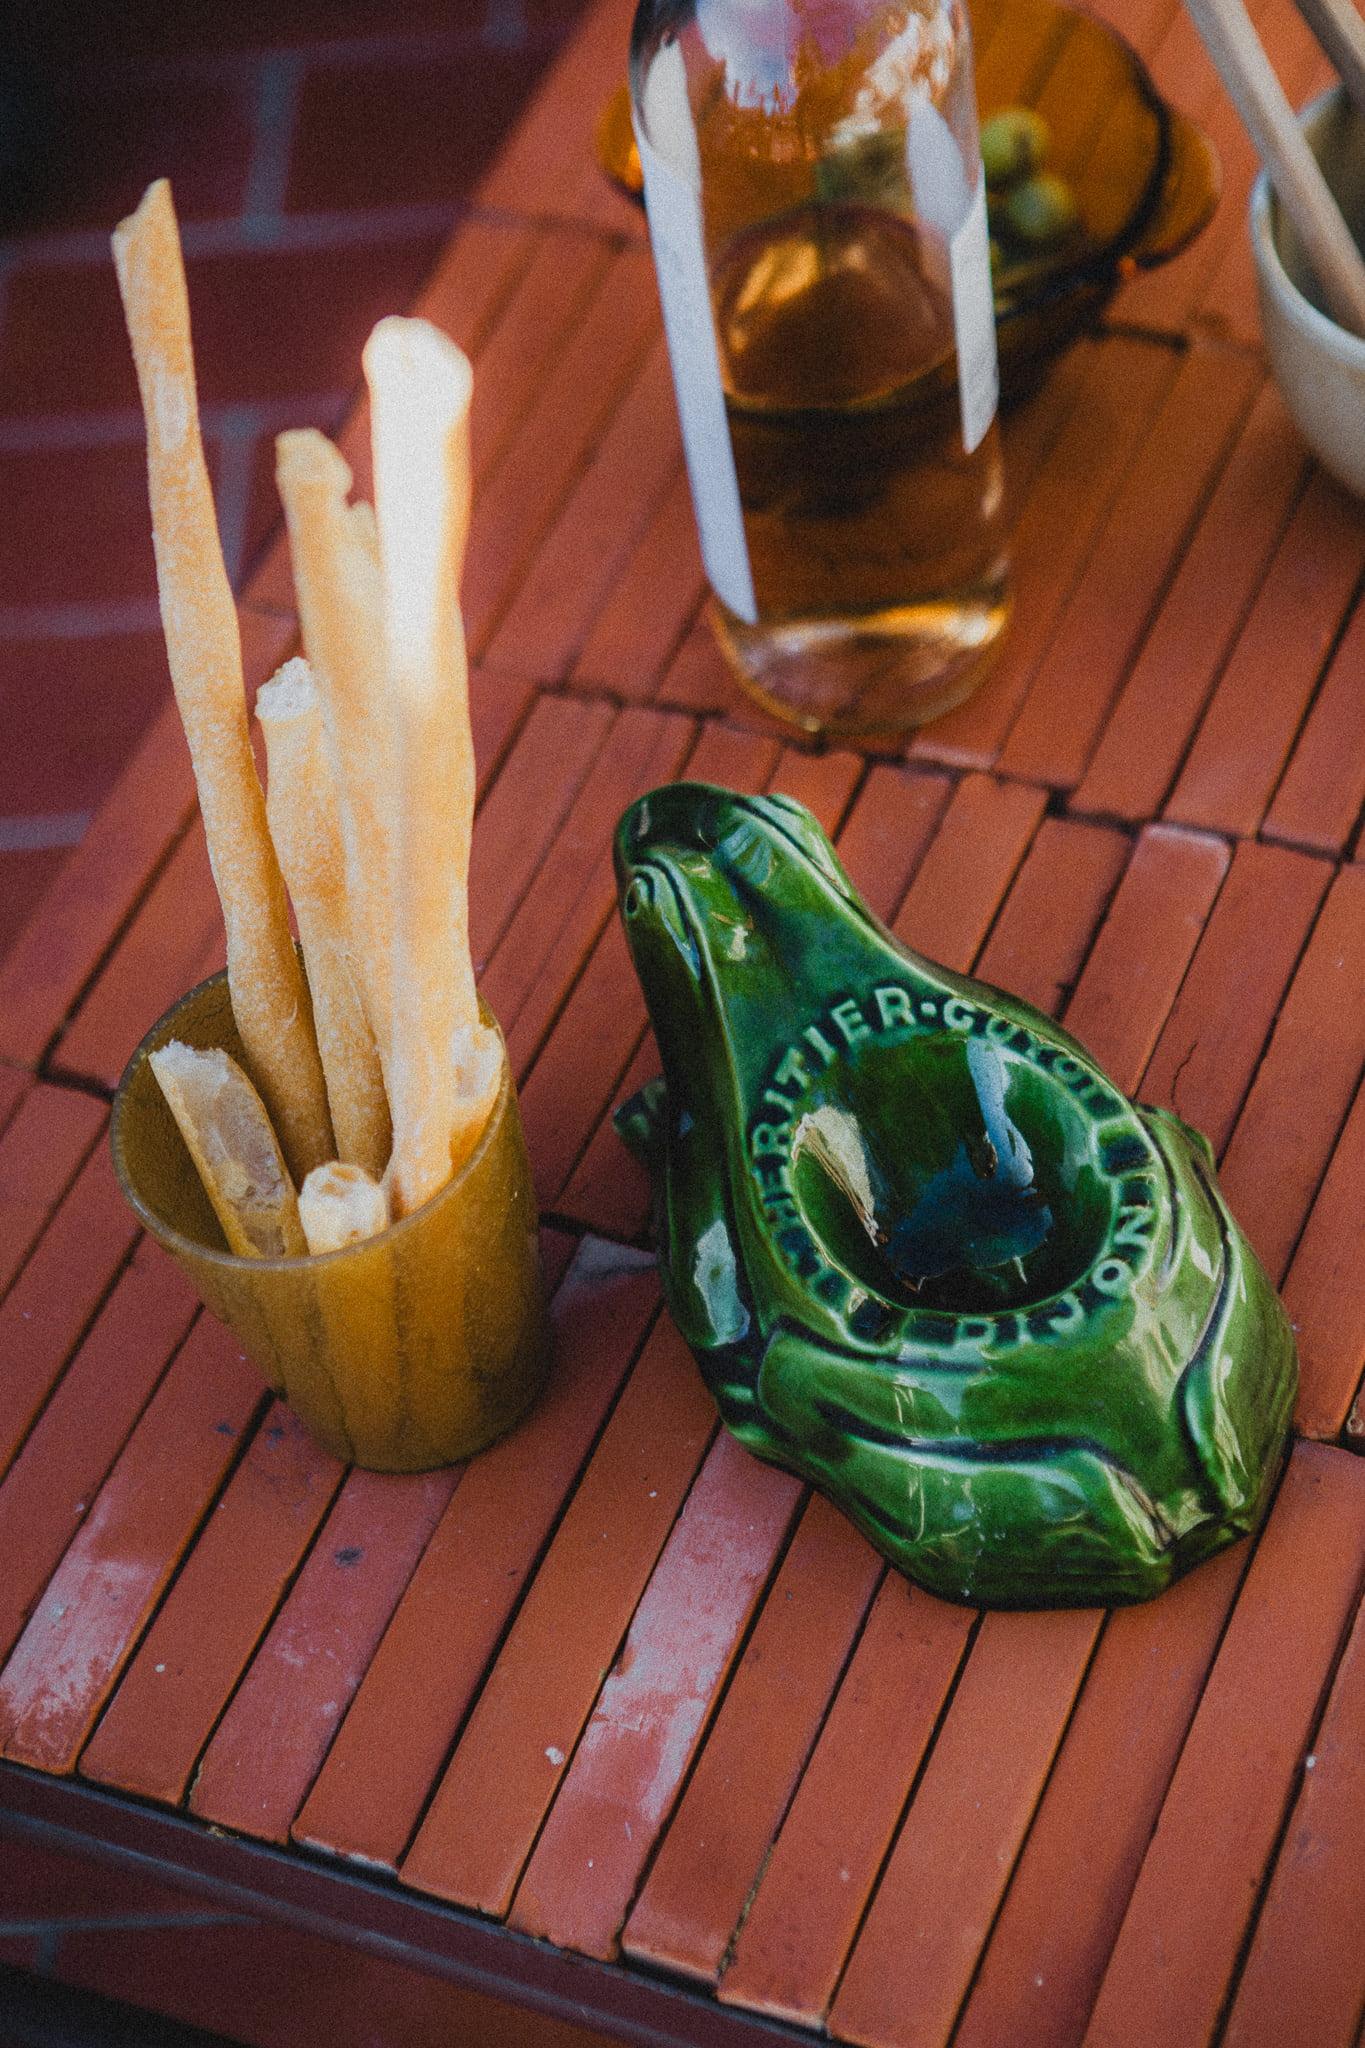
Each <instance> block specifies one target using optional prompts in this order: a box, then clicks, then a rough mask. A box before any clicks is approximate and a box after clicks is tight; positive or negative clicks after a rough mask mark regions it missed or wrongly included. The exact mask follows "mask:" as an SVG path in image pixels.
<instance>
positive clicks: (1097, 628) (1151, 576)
mask: <svg viewBox="0 0 1365 2048" xmlns="http://www.w3.org/2000/svg"><path fill="white" fill-rule="evenodd" d="M1260 381H1261V373H1260V371H1259V368H1258V367H1257V366H1256V365H1254V364H1252V363H1250V362H1243V361H1241V360H1225V359H1224V358H1222V357H1221V356H1215V355H1214V354H1213V353H1212V352H1211V351H1207V350H1198V349H1196V350H1193V351H1192V352H1191V353H1190V354H1189V355H1188V356H1187V358H1186V360H1185V363H1184V364H1183V366H1182V367H1181V370H1180V374H1179V375H1178V376H1177V378H1176V380H1175V383H1174V384H1173V385H1172V387H1171V389H1170V391H1169V393H1168V394H1167V396H1166V399H1165V402H1164V403H1163V405H1162V407H1161V409H1160V411H1159V412H1158V413H1157V414H1156V415H1155V417H1154V418H1153V419H1152V420H1151V421H1150V422H1149V423H1148V426H1147V431H1146V434H1145V436H1144V439H1143V443H1142V447H1141V449H1140V450H1139V452H1138V454H1137V456H1136V458H1135V460H1134V462H1133V465H1132V468H1131V469H1130V470H1129V472H1128V475H1127V477H1126V478H1125V480H1124V485H1123V489H1122V490H1121V491H1120V493H1119V495H1118V497H1117V499H1116V500H1115V502H1114V506H1113V509H1112V510H1111V512H1110V514H1109V517H1108V518H1107V519H1106V521H1105V523H1104V526H1103V528H1102V529H1101V531H1100V533H1099V535H1098V537H1097V539H1096V542H1095V546H1094V550H1093V552H1092V554H1091V556H1090V560H1089V562H1088V563H1087V564H1086V568H1085V572H1084V574H1083V575H1082V577H1081V578H1080V581H1079V582H1078V584H1077V585H1076V588H1075V590H1074V591H1073V593H1072V595H1071V598H1070V600H1069V601H1068V603H1067V605H1066V608H1065V610H1064V611H1063V612H1062V614H1061V617H1060V618H1059V619H1058V620H1057V622H1056V625H1055V628H1054V630H1053V632H1052V635H1051V638H1050V642H1049V645H1048V648H1047V652H1046V654H1045V655H1044V657H1043V660H1042V662H1041V663H1040V665H1039V668H1038V672H1037V674H1036V675H1035V676H1034V678H1033V681H1032V684H1031V686H1030V688H1029V693H1028V696H1027V698H1026V700H1025V702H1024V706H1023V709H1022V710H1021V711H1020V714H1019V717H1018V719H1017V720H1016V721H1015V724H1014V727H1013V729H1012V731H1011V733H1010V736H1009V741H1008V743H1007V745H1006V747H1005V749H1004V752H1003V753H1002V755H1001V757H1000V758H1001V765H1002V767H1003V768H1004V769H1005V770H1006V771H1007V772H1008V773H1010V774H1014V775H1021V776H1024V777H1025V778H1027V779H1031V780H1033V781H1038V782H1050V783H1055V784H1058V785H1060V786H1061V787H1064V788H1069V787H1071V786H1072V785H1074V784H1075V783H1077V782H1079V780H1080V779H1081V776H1082V775H1083V773H1084V771H1085V767H1086V763H1087V761H1088V760H1089V757H1090V754H1091V751H1092V749H1093V747H1094V744H1095V741H1096V739H1097V738H1098V736H1099V732H1100V729H1101V726H1102V724H1103V721H1104V717H1105V714H1106V712H1107V711H1108V709H1109V706H1110V704H1111V702H1112V701H1113V699H1114V698H1115V697H1116V696H1117V694H1118V691H1119V688H1120V687H1121V685H1122V683H1123V680H1124V677H1125V675H1126V673H1127V670H1128V667H1129V664H1130V662H1131V661H1132V659H1133V656H1134V654H1135V653H1136V650H1137V648H1138V646H1139V645H1140V643H1141V639H1142V635H1143V633H1144V632H1145V630H1146V627H1147V624H1148V620H1149V618H1150V615H1151V613H1152V610H1153V607H1154V605H1155V604H1156V603H1157V601H1158V600H1159V599H1160V597H1161V596H1162V594H1163V592H1164V589H1165V585H1166V583H1167V581H1168V579H1169V578H1170V575H1171V573H1172V571H1173V569H1174V567H1175V566H1176V564H1177V563H1178V562H1179V559H1180V557H1181V555H1182V553H1183V552H1184V549H1185V546H1186V544H1187V537H1188V535H1189V533H1190V530H1191V529H1192V527H1193V526H1194V524H1195V521H1196V520H1197V518H1198V515H1199V513H1200V511H1201V510H1202V508H1203V501H1204V498H1205V496H1206V494H1207V492H1208V490H1209V489H1210V488H1211V484H1212V481H1213V480H1214V479H1215V478H1216V477H1217V474H1218V471H1219V469H1220V468H1221V466H1222V464H1223V461H1224V460H1225V458H1226V455H1227V451H1228V448H1229V446H1230V444H1231V443H1232V441H1233V440H1234V438H1235V436H1236V434H1237V432H1238V430H1239V429H1240V427H1241V424H1242V421H1243V418H1244V416H1245V414H1246V412H1247V410H1248V408H1249V407H1250V405H1251V402H1252V399H1253V398H1254V396H1255V392H1256V388H1257V385H1258V384H1259V383H1260Z"/></svg>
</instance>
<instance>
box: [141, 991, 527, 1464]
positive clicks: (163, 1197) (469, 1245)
mask: <svg viewBox="0 0 1365 2048" xmlns="http://www.w3.org/2000/svg"><path fill="white" fill-rule="evenodd" d="M485 1021H486V1022H488V1023H490V1024H493V1025H494V1028H495V1029H496V1024H495V1023H494V1020H493V1019H492V1018H491V1017H490V1016H489V1015H488V1013H487V1012H485ZM172 1038H178V1039H181V1040H182V1041H183V1042H184V1043H185V1044H186V1045H193V1046H202V1047H207V1046H220V1047H222V1049H223V1050H224V1051H225V1052H228V1053H231V1054H232V1056H233V1057H234V1058H235V1059H238V1060H240V1059H241V1057H242V1051H241V1044H240V1041H239V1039H238V1037H237V1032H236V1028H235V1026H234V1024H233V1019H232V1009H231V1005H230V1003H229V1000H228V991H227V976H226V975H225V974H217V975H215V976H214V977H213V979H212V980H211V981H206V982H204V983H203V984H202V986H201V987H199V988H197V989H193V990H192V991H191V992H190V994H189V995H187V996H184V997H182V998H181V1000H180V1001H179V1002H178V1003H177V1004H176V1005H175V1007H174V1008H173V1009H171V1010H168V1011H167V1013H166V1015H165V1016H164V1017H163V1018H162V1019H161V1021H160V1023H159V1024H157V1025H155V1026H154V1028H153V1029H152V1030H151V1031H149V1032H148V1034H147V1036H146V1038H145V1039H144V1040H143V1041H142V1044H141V1045H140V1046H139V1047H138V1049H137V1051H136V1052H135V1053H134V1054H133V1057H132V1059H131V1060H130V1061H129V1063H128V1068H127V1071H126V1072H125V1074H124V1076H123V1079H122V1081H121V1082H120V1083H119V1089H118V1094H117V1096H116V1097H115V1100H114V1111H113V1121H112V1125H111V1130H110V1137H111V1142H112V1146H113V1154H114V1166H115V1170H116V1171H117V1174H118V1177H119V1182H120V1184H121V1186H122V1188H123V1191H124V1194H125V1195H126V1196H127V1198H128V1200H129V1202H130V1203H131V1205H132V1207H133V1209H134V1211H135V1212H136V1214H137V1216H138V1218H139V1220H140V1221H141V1223H142V1224H143V1225H144V1227H145V1228H146V1229H147V1230H149V1231H150V1232H151V1233H152V1235H153V1236H154V1237H155V1238H156V1239H157V1240H158V1241H159V1242H160V1243H161V1244H162V1245H164V1246H165V1248H166V1250H167V1251H168V1252H169V1253H170V1254H171V1256H172V1257H173V1258H174V1259H176V1260H178V1261H179V1263H180V1265H181V1266H182V1267H183V1268H184V1269H185V1272H186V1273H187V1274H188V1275H189V1277H190V1280H191V1282H192V1283H193V1285H194V1287H195V1289H196V1290H197V1292H198V1294H199V1297H200V1299H201V1300H202V1301H203V1302H204V1304H205V1305H206V1307H208V1308H210V1309H212V1311H213V1313H214V1314H215V1315H217V1316H219V1317H221V1318H222V1320H223V1321H224V1322H225V1323H227V1324H228V1325H229V1326H230V1327H231V1329H232V1330H233V1331H234V1332H235V1333H236V1335H237V1337H238V1338H239V1339H240V1341H241V1344H242V1347H243V1349H244V1350H245V1351H246V1352H247V1354H248V1356H249V1357H251V1358H252V1359H253V1360H254V1362H255V1364H256V1365H257V1366H258V1367H259V1369H260V1371H261V1372H262V1373H263V1375H264V1376H265V1378H266V1380H267V1381H268V1382H269V1384H270V1385H271V1386H272V1387H273V1388H274V1389H275V1391H276V1392H277V1393H279V1394H281V1395H283V1397H284V1399H285V1400H286V1401H288V1403H289V1405H290V1407H291V1408H293V1409H294V1411H295V1413H296V1414H297V1415H298V1416H299V1417H300V1418H301V1420H302V1421H303V1422H304V1423H305V1424H306V1425H307V1427H308V1429H309V1430H311V1432H312V1434H313V1435H314V1436H315V1437H316V1438H317V1440H318V1441H319V1443H321V1444H322V1445H324V1446H325V1448H326V1449H327V1450H329V1451H331V1452H332V1453H333V1454H334V1455H335V1456H337V1457H339V1458H343V1459H346V1460H347V1461H351V1462H354V1463H356V1464H359V1465H365V1466H368V1467H369V1468H370V1469H371V1470H374V1471H381V1472H417V1471H424V1470H427V1469H428V1468H430V1467H433V1466H437V1465H448V1464H451V1463H453V1462H454V1461H455V1460H456V1459H458V1458H467V1457H469V1456H470V1455H471V1454H472V1453H473V1452H475V1451H478V1450H481V1449H482V1448H483V1447H484V1445H486V1444H488V1443H491V1442H492V1440H493V1438H494V1437H497V1436H501V1435H502V1433H503V1432H504V1431H505V1430H507V1429H510V1428H511V1426H512V1424H513V1423H514V1422H516V1421H517V1419H518V1418H519V1417H520V1416H521V1415H522V1414H523V1412H524V1411H525V1410H526V1408H527V1407H528V1406H529V1405H530V1403H531V1402H532V1401H533V1400H534V1398H535V1396H536V1394H537V1393H538V1392H539V1390H540V1387H541V1385H542V1383H543V1381H544V1378H545V1373H546V1369H547V1366H548V1361H549V1349H550V1345H549V1322H548V1316H547V1312H546V1302H545V1290H544V1285H543V1281H542V1278H541V1272H540V1264H539V1253H538V1246H537V1217H536V1206H535V1196H534V1192H533V1189H532V1184H531V1173H530V1167H529V1164H528V1161H527V1157H526V1145H525V1141H524V1139H523V1137H522V1130H521V1118H520V1116H519V1114H518V1110H517V1099H516V1093H515V1090H514V1089H513V1086H512V1081H511V1075H510V1072H509V1070H508V1067H507V1063H506V1053H505V1050H504V1058H503V1079H502V1087H501V1090H500V1092H499V1095H498V1099H497V1103H496V1105H495V1106H494V1109H493V1113H492V1115H491V1116H490V1118H489V1121H488V1125H487V1128H486V1129H485V1131H484V1133H483V1136H482V1137H481V1138H480V1140H479V1142H478V1144H477V1146H476V1147H475V1149H474V1151H473V1153H472V1154H471V1155H470V1157H469V1159H468V1160H466V1162H465V1164H464V1165H463V1166H462V1167H461V1168H460V1170H459V1172H458V1173H457V1174H456V1175H455V1176H454V1178H453V1179H452V1180H451V1181H450V1182H449V1183H448V1184H447V1185H446V1186H445V1187H444V1188H442V1189H441V1190H440V1192H439V1193H438V1194H436V1195H433V1196H432V1198H431V1200H430V1201H429V1202H426V1203H424V1205H423V1206H422V1207H421V1208H420V1209H417V1210H415V1211H414V1212H413V1214H412V1215H410V1216H405V1217H403V1218H402V1220H401V1221H399V1222H397V1223H394V1224H392V1225H391V1226H390V1227H389V1228H388V1229H387V1230H385V1231H383V1232H381V1233H380V1235H379V1236H378V1237H373V1238H368V1239H366V1240H365V1241H364V1242H363V1243H361V1244H357V1245H351V1246H347V1247H346V1249H345V1250H343V1251H338V1252H330V1253H328V1254H326V1255H325V1256H324V1257H320V1258H289V1259H243V1258H238V1257H236V1256H234V1254H232V1253H231V1252H229V1251H228V1250H227V1249H226V1247H225V1244H224V1240H223V1235H222V1232H221V1230H220V1229H219V1226H218V1223H217V1220H216V1218H215V1217H214V1215H213V1211H212V1209H211V1208H210V1207H209V1203H208V1199H207V1197H206V1196H205V1194H204V1190H203V1187H202V1186H201V1184H200V1181H199V1176H198V1174H197V1173H196V1171H195V1169H194V1166H193V1164H192V1163H191V1160H190V1157H189V1154H188V1152H187V1151H186V1149H185V1146H184V1143H183V1141H182V1140H181V1137H180V1133H179V1131H178V1130H177V1128H176V1125H175V1121H174V1119H173V1117H172V1116H171V1113H170V1110H169V1109H168V1108H167V1106H166V1103H165V1100H164V1098H163V1096H162V1094H161V1090H160V1088H159V1087H158V1085H157V1082H156V1079H155V1076H154V1075H153V1073H152V1069H151V1067H150V1065H149V1063H148V1054H149V1053H152V1052H154V1051H156V1049H157V1048H158V1047H159V1046H162V1045H164V1044H166V1042H167V1041H168V1040H169V1039H172Z"/></svg>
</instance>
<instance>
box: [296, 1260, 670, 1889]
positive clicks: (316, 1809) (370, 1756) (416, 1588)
mask: <svg viewBox="0 0 1365 2048" xmlns="http://www.w3.org/2000/svg"><path fill="white" fill-rule="evenodd" d="M658 1300H659V1293H658V1282H657V1280H656V1279H655V1277H654V1272H653V1266H652V1262H650V1261H645V1260H642V1259H640V1258H639V1257H638V1256H633V1255H631V1254H629V1253H626V1254H623V1253H621V1252H619V1251H616V1250H614V1249H613V1248H612V1247H610V1246H607V1245H604V1244H602V1243H601V1242H600V1241H595V1240H593V1239H586V1240H585V1241H584V1243H583V1245H582V1248H581V1249H580V1251H579V1253H578V1255H577V1259H576V1260H575V1262H574V1264H573V1265H572V1266H571V1267H570V1268H569V1272H568V1274H567V1276H566V1278H565V1281H564V1284H563V1286H562V1288H561V1289H560V1291H559V1294H558V1296H557V1297H556V1300H555V1304H554V1316H555V1330H556V1365H555V1371H554V1374H553V1375H552V1377H551V1380H550V1384H549V1386H548V1387H547V1389H546V1392H545V1394H544V1396H543V1398H542V1399H541V1401H540V1402H539V1404H538V1405H537V1407H536V1408H535V1409H534V1410H533V1411H532V1413H531V1414H530V1415H529V1416H528V1418H527V1420H526V1421H525V1423H523V1425H522V1427H521V1428H520V1429H519V1430H518V1431H517V1432H516V1434H515V1435H514V1436H511V1437H508V1438H506V1439H504V1441H503V1442H502V1443H501V1444H495V1445H494V1446H493V1448H492V1449H491V1450H489V1451H488V1452H486V1453H485V1454H484V1456H482V1457H481V1458H478V1459H476V1460H475V1462H474V1463H473V1465H472V1466H471V1467H470V1469H469V1471H468V1472H467V1473H466V1475H465V1477H464V1479H463V1481H462V1483H461V1484H460V1486H458V1487H457V1488H456V1491H455V1495H454V1498H453V1499H452V1501H451V1504H450V1506H449V1508H448V1509H447V1510H446V1512H445V1514H444V1515H443V1517H442V1519H441V1522H440V1525H439V1526H438V1528H437V1530H436V1532H435V1534H434V1535H433V1537H432V1539H431V1541H430V1543H429V1544H428V1545H427V1548H426V1550H425V1552H424V1553H423V1556H422V1559H421V1562H420V1563H419V1564H418V1566H417V1569H416V1571H415V1572H414V1573H413V1576H412V1579H411V1581H410V1583H409V1586H408V1589H407V1592H406V1593H405V1594H404V1596H403V1599H402V1600H401V1601H400V1603H399V1606H398V1609H397V1612H396V1613H395V1615H394V1617H393V1620H392V1621H391V1622H390V1624H389V1627H388V1629H387V1630H386V1632H385V1635H384V1638H383V1640H382V1641H381V1643H380V1644H379V1647H378V1649H377V1650H376V1652H375V1656H374V1659H373V1661H372V1662H371V1664H370V1668H369V1670H368V1671H367V1672H366V1674H365V1677H364V1679H363V1680H362V1681H361V1685H360V1689H359V1691H358V1692H357V1694H356V1697H355V1699H354V1701H353V1702H352V1705H351V1709H350V1712H349V1713H348V1714H347V1716H346V1719H345V1720H344V1722H343V1723H342V1725H341V1730H340V1733H339V1735H338V1737H337V1740H336V1741H335V1742H334V1743H333V1745H332V1748H331V1750H330V1751H329V1753H328V1756H327V1760H326V1762H325V1764H324V1765H323V1768H322V1771H321V1774H320V1775H319V1777H318V1780H317V1783H316V1784H315V1785H314V1787H313V1789H312V1792H311V1794H310V1795H309V1798H308V1800H307V1803H306V1804H305V1806H304V1808H303V1810H302V1812H301V1813H300V1815H299V1817H298V1820H297V1822H296V1824H295V1834H296V1837H297V1839H298V1840H300V1841H302V1842H306V1843H310V1844H313V1845H315V1846H317V1847H320V1848H327V1849H331V1850H334V1851H335V1852H336V1853H337V1854H339V1855H343V1856H354V1857H357V1858H358V1859H360V1860H362V1861H364V1862H367V1863H378V1864H383V1865H388V1866H392V1865H394V1864H396V1863H397V1862H398V1859H399V1858H400V1856H401V1855H402V1853H403V1851H404V1849H405V1848H406V1847H407V1844H408V1839H409V1837H410V1836H411V1834H412V1832H413V1829H414V1827H415V1825H416V1823H417V1821H418V1819H419V1817H420V1815H421V1813H422V1810H423V1807H424V1805H425V1802H426V1800H427V1797H428V1795H429V1793H430V1791H431V1788H432V1786H433V1784H434V1783H435V1782H436V1781H437V1780H438V1778H439V1776H440V1773H441V1770H442V1768H443V1766H444V1763H445V1760H446V1757H447V1755H448V1754H449V1751H450V1748H451V1744H452V1742H453V1741H454V1738H455V1736H456V1734H457V1732H458V1730H459V1728H460V1726H461V1723H462V1722H463V1720H464V1717H465V1715H466V1713H467V1712H468V1709H469V1706H470V1704H471V1702H472V1700H473V1699H474V1697H475V1695H476V1693H477V1690H478V1687H479V1684H480V1681H481V1680H482V1677H483V1674H484V1671H485V1668H486V1667H487V1665H488V1663H489V1661H490V1660H491V1658H492V1656H493V1654H494V1652H495V1651H496V1649H497V1647H498V1643H499V1641H500V1639H501V1637H502V1634H503V1631H504V1630H505V1628H506V1626H507V1622H508V1620H509V1618H510V1617H511V1615H512V1614H513V1613H514V1611H515V1609H516V1606H517V1602H518V1599H519V1597H520V1593H521V1588H522V1585H523V1584H524V1582H525V1580H526V1579H527V1577H528V1576H529V1574H530V1573H531V1572H532V1571H533V1569H534V1567H535V1563H536V1560H537V1558H538V1557H539V1555H540V1553H541V1550H542V1548H543V1547H544V1545H545V1542H546V1539H547V1537H548V1535H549V1533H550V1530H551V1529H552V1528H553V1527H554V1524H555V1522H556V1520H557V1518H558V1516H559V1513H560V1510H561V1506H562V1503H563V1501H564V1499H565V1497H566V1496H567V1494H568V1493H569V1491H570V1489H571V1488H572V1486H573V1484H574V1481H575V1478H576V1475H577V1473H578V1471H579V1468H580V1467H581V1465H582V1464H583V1462H584V1460H585V1458H586V1457H587V1454H588V1452H589V1450H590V1449H591V1447H592V1443H593V1440H594V1438H595V1436H596V1433H597V1431H598V1429H599V1428H600V1427H601V1423H602V1420H603V1418H604V1416H605V1415H606V1414H607V1412H608V1411H609V1409H610V1406H611V1403H612V1401H613V1400H614V1399H615V1397H616V1393H617V1390H618V1388H619V1387H620V1385H621V1382H622V1381H623V1380H624V1378H625V1376H626V1374H627V1372H628V1371H629V1369H630V1366H631V1364H632V1362H633V1361H634V1358H635V1355H636V1353H637V1351H638V1350H639V1347H640V1345H641V1343H642V1342H643V1341H644V1337H645V1334H646V1332H647V1331H648V1329H649V1327H650V1324H651V1322H652V1321H653V1318H654V1315H655V1313H656V1311H657V1308H658ZM438 1636H439V1638H440V1641H441V1645H442V1651H441V1655H440V1656H439V1657H433V1656H432V1655H431V1644H432V1642H433V1640H434V1639H435V1638H436V1637H438Z"/></svg>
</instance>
